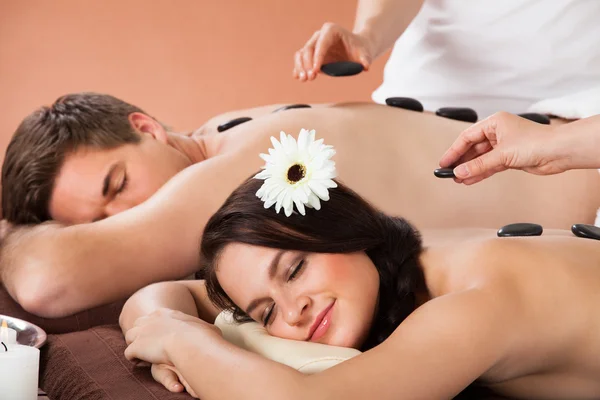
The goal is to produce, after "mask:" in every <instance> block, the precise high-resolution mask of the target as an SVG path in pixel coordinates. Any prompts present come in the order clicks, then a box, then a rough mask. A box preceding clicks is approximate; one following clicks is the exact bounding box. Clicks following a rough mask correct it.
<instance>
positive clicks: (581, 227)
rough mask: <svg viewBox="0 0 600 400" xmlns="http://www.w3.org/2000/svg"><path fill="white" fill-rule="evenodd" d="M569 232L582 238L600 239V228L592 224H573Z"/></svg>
mask: <svg viewBox="0 0 600 400" xmlns="http://www.w3.org/2000/svg"><path fill="white" fill-rule="evenodd" d="M571 232H573V234H574V235H575V236H579V237H582V238H586V239H596V240H600V228H598V227H597V226H594V225H586V224H575V225H573V226H572V227H571Z"/></svg>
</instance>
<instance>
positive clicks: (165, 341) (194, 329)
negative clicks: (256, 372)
mask: <svg viewBox="0 0 600 400" xmlns="http://www.w3.org/2000/svg"><path fill="white" fill-rule="evenodd" d="M188 334H192V335H194V336H198V340H199V341H202V338H203V337H205V336H206V335H210V336H214V335H218V336H220V335H221V331H220V330H219V328H217V327H216V326H214V325H212V324H209V323H208V322H204V321H202V320H201V319H200V318H196V317H193V316H191V315H188V314H185V313H182V312H180V311H174V310H170V309H166V308H161V309H158V310H156V311H154V312H153V313H151V314H149V315H147V316H144V317H140V318H138V319H137V320H136V321H135V323H134V326H133V328H131V329H129V330H128V331H127V334H126V335H125V341H126V342H127V344H128V345H129V346H128V347H127V348H126V349H125V357H126V358H127V359H128V360H133V359H136V358H137V359H140V360H143V361H147V362H149V363H152V364H166V365H173V363H172V362H171V360H170V358H169V352H168V349H169V348H170V346H172V345H177V338H178V337H180V336H183V335H188Z"/></svg>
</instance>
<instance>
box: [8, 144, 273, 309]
mask: <svg viewBox="0 0 600 400" xmlns="http://www.w3.org/2000/svg"><path fill="white" fill-rule="evenodd" d="M266 144H267V143H260V145H259V146H260V148H262V147H265V146H266ZM250 150H252V151H256V154H258V153H259V152H260V151H259V149H258V148H257V149H256V150H253V149H250ZM232 165H235V154H232V155H222V156H217V157H214V158H211V159H209V160H206V161H204V162H202V163H200V164H196V165H194V166H191V167H189V168H187V169H186V170H184V171H182V172H181V173H180V174H178V175H177V176H175V177H174V178H173V179H171V180H170V181H169V182H167V184H165V186H163V187H162V188H161V189H160V190H159V191H158V192H157V193H156V194H155V195H154V196H152V197H151V198H150V199H148V200H147V201H146V202H144V203H142V204H140V205H139V206H137V207H134V208H132V209H131V210H128V211H126V212H123V213H120V214H118V215H115V216H113V217H111V218H107V219H106V220H102V221H99V222H95V223H91V224H81V225H73V226H67V227H61V226H59V225H56V224H50V225H41V226H35V227H25V228H20V229H18V230H17V231H16V232H14V233H13V234H11V235H10V236H11V237H10V238H9V239H8V240H7V243H6V245H5V246H4V249H3V252H2V257H1V260H0V270H1V271H2V280H3V283H4V284H5V286H6V288H7V290H8V291H9V293H10V294H11V296H12V297H13V298H14V299H15V300H16V301H17V302H19V303H20V304H21V305H22V306H23V308H25V309H26V310H27V311H29V312H31V313H34V314H37V315H40V316H44V317H51V318H53V317H54V318H55V317H62V316H65V315H70V314H74V313H76V312H78V311H81V310H84V309H88V308H90V307H94V306H98V305H101V304H106V303H109V302H112V301H115V300H118V299H122V298H124V297H126V296H129V295H131V294H132V293H133V292H135V291H136V290H138V289H140V288H142V287H144V286H146V285H148V284H150V283H153V282H157V281H162V280H173V279H181V278H184V277H186V276H189V275H190V274H192V273H193V272H195V271H196V270H197V268H198V264H199V247H200V239H201V235H202V231H203V229H204V226H205V224H206V222H207V220H208V218H209V217H210V216H211V215H212V214H213V213H214V212H215V211H216V210H217V209H218V207H219V206H220V205H221V204H222V202H223V201H224V200H225V199H226V198H227V196H228V195H229V194H230V193H231V191H232V190H233V189H234V188H235V187H237V186H238V185H239V184H240V183H241V182H242V181H243V180H244V179H246V178H247V177H248V176H249V175H250V174H251V173H252V172H253V171H255V170H258V169H259V167H260V159H259V158H258V157H256V165H255V166H246V168H244V167H242V168H232V167H231V166H232Z"/></svg>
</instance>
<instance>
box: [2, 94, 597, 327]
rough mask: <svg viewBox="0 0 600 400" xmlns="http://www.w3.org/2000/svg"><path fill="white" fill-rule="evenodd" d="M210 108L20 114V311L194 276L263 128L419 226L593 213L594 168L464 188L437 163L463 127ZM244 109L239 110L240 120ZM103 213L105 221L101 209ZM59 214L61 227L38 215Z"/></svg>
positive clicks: (430, 119) (382, 114)
mask: <svg viewBox="0 0 600 400" xmlns="http://www.w3.org/2000/svg"><path fill="white" fill-rule="evenodd" d="M280 107H281V105H277V106H267V107H261V108H258V109H249V110H242V111H237V112H232V113H227V114H224V115H221V116H218V117H215V118H213V119H211V120H210V121H208V122H207V123H206V124H205V125H203V126H202V127H201V128H199V129H198V130H196V131H194V132H189V133H175V132H172V131H171V130H169V129H167V128H166V127H165V126H164V125H163V124H161V123H160V122H158V121H157V120H156V119H154V118H153V117H151V116H150V115H148V114H146V113H144V112H143V111H142V110H141V109H139V108H138V107H135V106H133V105H130V104H128V103H125V102H123V101H121V100H118V99H116V98H114V97H112V96H108V95H101V94H92V93H81V94H72V95H67V96H63V97H61V98H59V99H58V100H57V101H56V102H55V103H54V104H52V105H51V106H49V107H42V108H40V109H38V110H36V111H35V112H33V113H32V114H31V115H29V116H28V117H27V118H26V119H25V120H24V121H23V122H22V124H21V125H20V126H19V128H18V129H17V131H16V132H15V135H14V137H13V139H12V141H11V143H10V145H9V147H8V150H7V154H6V158H5V161H4V166H3V171H2V190H3V192H2V205H3V211H4V217H5V218H6V219H7V220H8V221H9V222H11V223H13V224H18V225H23V224H30V225H31V224H33V225H35V224H38V225H36V226H27V227H19V228H17V229H13V233H12V234H11V235H10V236H9V237H8V238H6V240H5V243H4V248H3V252H2V257H1V260H0V263H1V271H2V280H3V283H4V285H5V286H6V288H7V289H8V291H9V292H10V294H11V295H12V296H13V297H14V298H15V299H16V300H17V301H18V302H19V303H20V304H21V305H22V306H23V307H24V308H25V309H27V310H28V311H30V312H33V313H36V314H39V315H43V316H47V317H58V316H64V315H68V314H72V313H75V312H77V311H80V310H83V309H86V308H89V307H93V306H96V305H100V304H104V303H108V302H111V301H114V300H117V299H121V298H124V297H126V296H128V295H130V294H131V293H133V292H134V291H136V290H137V289H139V288H140V287H142V286H144V285H147V284H149V283H151V282H156V281H160V280H171V279H177V278H182V277H185V276H189V275H190V274H192V273H194V272H195V271H196V269H197V266H198V264H199V254H198V251H197V248H198V243H199V242H200V239H201V234H202V230H203V228H204V225H205V224H206V221H207V220H208V218H210V216H211V215H212V214H213V213H214V212H215V211H216V210H217V209H218V208H219V206H220V205H221V204H222V203H223V201H224V200H225V199H226V198H227V196H228V195H229V194H230V193H231V192H232V191H233V189H235V188H236V187H237V186H238V185H239V184H240V183H241V182H243V181H244V180H245V179H246V178H247V177H248V176H247V174H248V171H254V170H257V169H259V168H260V166H261V165H262V160H261V159H260V158H259V157H257V154H259V153H260V152H261V151H263V150H264V149H265V148H268V146H269V144H270V143H269V140H270V137H271V136H278V134H279V132H280V131H285V132H287V133H289V134H291V135H293V136H296V135H297V134H298V132H299V131H300V129H301V128H307V129H315V130H316V134H317V138H325V140H326V141H327V143H329V144H332V145H333V146H335V148H336V150H337V151H338V155H339V156H337V157H336V167H337V170H338V173H339V179H340V180H341V181H342V182H344V183H345V184H347V185H348V186H350V187H352V188H353V189H354V190H355V191H356V192H358V193H359V194H360V195H361V196H363V197H365V198H366V199H367V200H368V201H370V202H371V203H372V204H374V205H375V206H376V207H378V208H379V209H381V210H382V211H384V212H386V213H388V214H392V215H403V216H405V217H406V218H407V219H408V220H410V221H411V222H412V223H414V224H415V225H416V226H417V227H419V228H420V229H422V230H424V231H423V234H424V239H425V242H427V240H428V235H429V234H428V230H427V229H428V228H456V227H488V228H499V227H500V226H502V225H505V224H508V223H512V222H523V221H527V222H537V223H540V224H542V225H544V227H548V228H551V227H562V228H565V227H568V226H570V225H571V224H572V223H592V222H593V220H594V216H595V212H596V208H597V204H598V203H600V185H598V183H600V182H599V181H600V177H599V176H598V174H597V172H594V171H570V172H568V173H565V174H561V175H557V176H552V177H544V178H539V177H534V176H529V175H527V174H519V173H518V172H514V173H513V172H507V173H505V174H501V175H499V176H498V177H494V178H493V179H490V180H489V181H486V182H483V183H481V184H478V185H476V186H473V187H464V186H462V185H457V184H455V183H454V182H452V181H447V180H446V181H442V180H439V179H437V178H435V177H434V176H433V173H432V171H433V169H435V168H436V167H437V162H438V160H439V158H440V156H441V154H443V152H444V151H445V150H446V149H447V148H448V147H449V145H450V144H451V143H452V142H453V141H454V139H455V138H456V136H457V135H458V134H459V133H460V132H461V131H462V130H464V129H465V128H466V127H468V126H469V124H468V123H465V122H461V121H455V120H450V119H445V118H441V117H438V116H434V115H431V114H425V113H419V112H414V111H408V110H404V109H400V108H393V107H387V106H381V105H375V104H357V103H354V104H335V105H318V106H313V107H305V108H288V109H283V110H277V109H278V108H280ZM242 117H247V118H242ZM107 217H109V218H107ZM49 220H55V221H57V223H51V224H40V223H42V222H45V221H49Z"/></svg>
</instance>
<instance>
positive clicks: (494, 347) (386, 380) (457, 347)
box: [125, 289, 519, 400]
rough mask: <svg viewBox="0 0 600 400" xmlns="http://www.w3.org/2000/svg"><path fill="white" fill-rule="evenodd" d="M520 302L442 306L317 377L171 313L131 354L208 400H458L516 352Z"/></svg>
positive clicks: (492, 297) (451, 301)
mask: <svg viewBox="0 0 600 400" xmlns="http://www.w3.org/2000/svg"><path fill="white" fill-rule="evenodd" d="M499 298H500V299H502V301H499V300H498V299H499ZM514 298H515V297H514V296H513V297H507V296H506V295H504V293H499V291H498V290H495V291H491V290H484V289H471V290H467V291H464V292H460V293H456V294H450V295H446V296H442V297H439V298H436V299H434V300H432V301H430V302H428V303H426V304H425V305H423V306H422V307H420V308H419V309H418V310H417V311H415V312H414V313H413V314H412V315H411V316H410V317H409V318H407V319H406V321H405V322H403V323H402V325H400V327H398V328H397V329H396V331H395V332H394V334H393V335H392V336H390V338H388V340H386V341H385V342H384V343H383V344H381V345H379V346H378V347H376V348H374V349H372V350H370V351H368V352H366V353H364V354H362V355H359V356H357V357H355V358H353V359H351V360H349V361H346V362H344V363H342V364H339V365H337V366H335V367H333V368H331V369H328V370H327V371H324V372H322V373H320V374H316V375H303V374H301V373H299V372H297V371H295V370H293V369H291V368H288V367H286V366H284V365H281V364H277V363H275V362H272V361H270V360H267V359H264V358H262V357H259V356H257V355H255V354H252V353H249V352H247V351H245V350H242V349H239V348H237V347H235V346H233V345H231V344H229V343H227V342H226V341H225V340H224V339H223V338H222V337H221V336H220V335H219V334H218V333H216V332H215V331H214V330H213V329H211V328H210V326H208V325H205V324H199V323H198V322H196V321H193V320H192V319H189V320H187V321H186V318H189V317H187V316H175V317H174V318H173V317H172V316H165V314H164V313H162V314H157V315H155V316H154V317H151V318H148V319H146V320H145V321H143V323H141V324H138V326H136V327H135V328H133V329H132V330H130V332H129V333H128V335H127V341H128V343H131V344H130V346H129V347H128V348H127V350H126V352H125V354H126V356H127V357H128V358H130V359H132V358H141V359H144V360H146V361H149V362H170V363H172V364H173V365H175V367H176V368H177V369H178V370H179V371H180V372H181V374H182V375H183V376H184V377H185V379H186V380H187V381H188V383H189V384H190V385H191V387H192V388H194V390H195V391H196V393H197V394H198V395H199V396H200V398H203V399H206V400H218V399H232V398H245V399H282V398H286V399H292V400H293V399H307V398H310V399H331V398H343V399H365V398H376V399H378V400H386V399H390V400H391V399H398V398H403V399H413V398H414V399H417V398H419V399H423V398H431V399H442V398H452V397H453V396H455V395H456V394H457V393H459V392H460V391H461V390H463V389H464V388H465V387H466V386H468V385H469V384H470V383H471V382H473V381H474V380H475V379H477V378H478V377H479V376H481V375H482V374H484V373H485V372H486V371H488V370H489V369H490V368H491V367H493V366H494V365H496V364H497V363H498V361H499V360H501V359H502V358H503V357H504V356H506V355H507V354H508V353H509V352H510V350H511V348H510V344H511V343H514V341H515V340H514V338H515V337H516V335H518V332H517V331H516V330H515V329H514V321H515V318H518V315H519V312H518V310H519V307H515V306H514ZM504 299H506V301H504ZM333 323H335V321H333ZM158 343H164V349H162V350H161V349H158V348H157V347H160V346H157V344H158Z"/></svg>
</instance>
